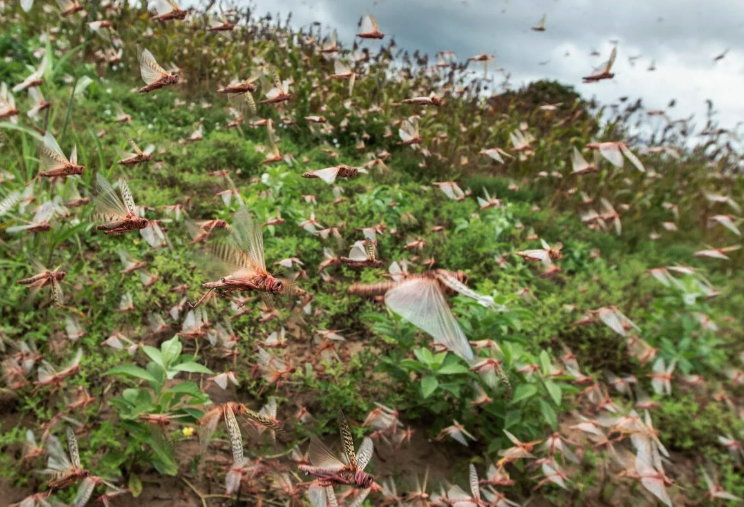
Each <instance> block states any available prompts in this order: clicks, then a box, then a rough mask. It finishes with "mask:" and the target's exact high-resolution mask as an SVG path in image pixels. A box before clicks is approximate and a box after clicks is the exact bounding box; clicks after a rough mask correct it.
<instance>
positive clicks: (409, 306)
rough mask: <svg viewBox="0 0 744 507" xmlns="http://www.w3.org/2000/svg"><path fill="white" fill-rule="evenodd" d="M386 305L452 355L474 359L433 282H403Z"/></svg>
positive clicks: (415, 280) (389, 297)
mask: <svg viewBox="0 0 744 507" xmlns="http://www.w3.org/2000/svg"><path fill="white" fill-rule="evenodd" d="M385 303H386V304H387V306H388V308H390V309H391V310H392V311H394V312H395V313H397V314H398V315H400V316H401V317H403V318H404V319H405V320H407V321H409V322H411V323H412V324H413V325H415V326H417V327H419V328H421V329H423V330H424V331H426V332H427V333H429V334H430V335H431V336H433V337H434V339H435V341H437V342H438V343H441V344H443V345H444V346H445V347H447V348H448V349H450V350H451V351H453V352H454V353H455V354H457V355H459V356H461V357H463V358H465V359H466V360H472V359H473V350H472V349H471V348H470V344H469V343H468V340H467V338H465V334H464V333H463V332H462V329H460V326H459V325H458V324H457V321H456V320H455V317H454V316H453V315H452V311H451V310H450V309H449V307H448V306H447V302H446V301H445V299H444V296H443V295H442V292H441V290H440V289H439V285H438V284H437V282H436V281H434V280H429V279H424V278H417V279H413V280H409V281H406V282H403V283H402V284H400V285H399V286H397V287H395V288H394V289H391V290H389V291H388V292H387V294H386V295H385Z"/></svg>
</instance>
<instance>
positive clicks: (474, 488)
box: [469, 463, 481, 500]
mask: <svg viewBox="0 0 744 507" xmlns="http://www.w3.org/2000/svg"><path fill="white" fill-rule="evenodd" d="M469 478H470V492H471V493H473V498H475V499H476V500H480V497H481V496H480V486H479V485H478V471H477V470H476V469H475V465H473V464H472V463H471V464H470V477H469Z"/></svg>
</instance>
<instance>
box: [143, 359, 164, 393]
mask: <svg viewBox="0 0 744 507" xmlns="http://www.w3.org/2000/svg"><path fill="white" fill-rule="evenodd" d="M147 371H148V373H150V375H152V378H153V379H154V381H153V389H155V390H156V391H157V392H158V393H160V391H161V390H162V389H163V384H165V379H166V373H165V370H164V369H163V368H161V367H160V366H158V365H157V364H155V363H152V362H150V363H147Z"/></svg>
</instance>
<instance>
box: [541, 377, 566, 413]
mask: <svg viewBox="0 0 744 507" xmlns="http://www.w3.org/2000/svg"><path fill="white" fill-rule="evenodd" d="M545 388H546V389H547V390H548V393H549V394H550V397H551V398H552V399H553V402H554V403H555V404H556V406H558V407H560V406H561V398H562V397H563V391H562V390H561V386H559V385H558V384H555V383H554V382H552V381H550V380H548V381H547V382H545Z"/></svg>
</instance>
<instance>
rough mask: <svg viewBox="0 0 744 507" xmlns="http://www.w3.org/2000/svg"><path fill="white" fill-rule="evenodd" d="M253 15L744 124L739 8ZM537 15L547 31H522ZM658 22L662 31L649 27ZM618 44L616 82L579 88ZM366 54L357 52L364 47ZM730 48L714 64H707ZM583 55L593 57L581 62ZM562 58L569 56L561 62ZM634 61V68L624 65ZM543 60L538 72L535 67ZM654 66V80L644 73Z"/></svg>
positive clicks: (274, 2)
mask: <svg viewBox="0 0 744 507" xmlns="http://www.w3.org/2000/svg"><path fill="white" fill-rule="evenodd" d="M253 3H254V4H255V5H256V6H257V11H258V12H266V11H269V12H277V11H279V12H282V13H284V14H285V15H286V13H288V12H290V11H291V12H292V13H293V23H294V24H295V25H296V26H300V25H302V24H305V23H309V22H311V21H320V22H321V23H323V24H324V25H327V26H330V27H332V28H335V29H337V30H338V33H339V38H340V39H341V40H342V41H343V42H344V43H346V44H348V43H350V42H351V41H352V40H353V38H354V34H355V33H356V23H357V21H358V20H359V18H360V17H361V16H362V15H364V14H365V13H367V12H372V13H374V14H375V16H376V17H377V18H378V20H379V22H380V27H381V29H382V31H383V32H385V33H386V34H387V35H388V36H389V37H394V38H395V40H396V42H397V43H398V46H399V47H402V48H405V49H407V50H409V51H411V52H413V51H414V50H416V49H418V50H421V51H423V52H426V53H429V54H430V55H433V54H434V53H436V52H437V51H440V50H443V49H449V50H453V51H455V52H456V53H457V56H458V58H459V59H460V60H464V59H465V58H467V57H468V56H472V55H473V54H477V53H494V54H496V57H497V61H496V64H497V66H499V67H504V69H505V70H506V71H507V72H510V73H512V83H514V84H517V85H519V84H523V83H526V82H528V81H530V80H534V79H539V78H549V79H558V80H560V81H563V82H565V83H567V84H572V85H574V86H575V87H576V88H577V90H579V91H580V92H581V93H583V94H585V95H587V96H592V95H596V96H597V97H598V98H599V99H600V100H603V101H612V100H615V99H616V98H617V97H619V96H621V95H628V96H630V97H633V98H635V97H641V98H644V99H646V102H647V103H648V104H649V106H650V107H663V106H664V105H665V104H666V103H667V102H668V100H669V99H671V98H672V97H675V98H677V99H678V102H679V107H678V108H677V111H676V112H677V113H678V115H679V116H680V117H684V116H687V115H689V114H690V112H695V113H698V114H700V112H701V111H702V110H703V101H704V100H705V99H706V98H712V99H713V100H714V101H716V103H717V104H719V107H720V108H721V110H722V113H723V114H724V117H723V118H722V120H724V121H725V122H726V123H731V124H733V123H735V122H736V121H738V119H739V118H740V117H741V116H744V102H743V101H741V100H740V99H739V98H738V90H740V89H741V86H742V85H744V76H742V70H743V69H742V68H743V67H744V48H742V45H741V43H740V40H742V39H743V38H744V37H742V36H744V25H743V24H742V21H741V20H744V3H740V2H731V1H728V0H710V1H706V2H702V1H691V0H682V1H680V0H627V1H618V0H532V1H530V0H512V1H504V0H496V1H493V0H469V1H468V2H467V5H464V2H460V1H453V0H397V1H391V0H378V1H377V2H371V1H364V0H318V1H315V2H310V3H308V2H303V1H301V0H254V2H253ZM542 14H546V15H547V24H546V26H547V31H545V32H542V33H536V32H533V31H532V30H530V27H532V26H533V25H535V24H536V23H537V22H538V20H539V18H540V17H541V16H542ZM659 18H661V19H662V20H661V21H658V20H659ZM612 39H617V40H619V41H620V44H619V48H618V61H617V64H616V69H615V70H616V78H615V80H613V81H612V82H604V83H601V84H599V85H594V86H590V85H584V84H582V83H581V77H582V76H584V75H587V74H588V73H589V72H590V71H591V69H592V67H593V66H596V65H598V64H599V63H600V62H601V61H603V60H606V59H607V57H608V55H609V51H610V48H611V45H610V43H609V41H610V40H612ZM365 44H366V43H365ZM727 47H730V48H731V50H730V52H729V53H728V55H727V56H726V59H724V60H723V61H721V62H718V63H717V64H714V63H713V61H712V59H713V56H715V55H716V54H719V53H721V52H722V51H723V50H724V49H726V48H727ZM592 49H597V50H598V51H600V53H601V56H600V57H590V56H589V53H590V51H591V50H592ZM566 50H569V52H570V55H569V56H568V57H566V56H564V53H565V51H566ZM639 54H640V55H642V57H641V58H640V59H639V61H638V62H637V64H636V65H635V67H631V65H630V64H629V63H628V57H629V56H636V55H639ZM544 60H550V62H549V63H548V64H547V65H545V66H540V65H539V64H538V62H540V61H544ZM652 60H654V61H655V63H656V66H657V69H658V70H657V71H656V72H653V73H651V72H647V71H646V69H647V67H648V66H649V63H650V62H651V61H652Z"/></svg>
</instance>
